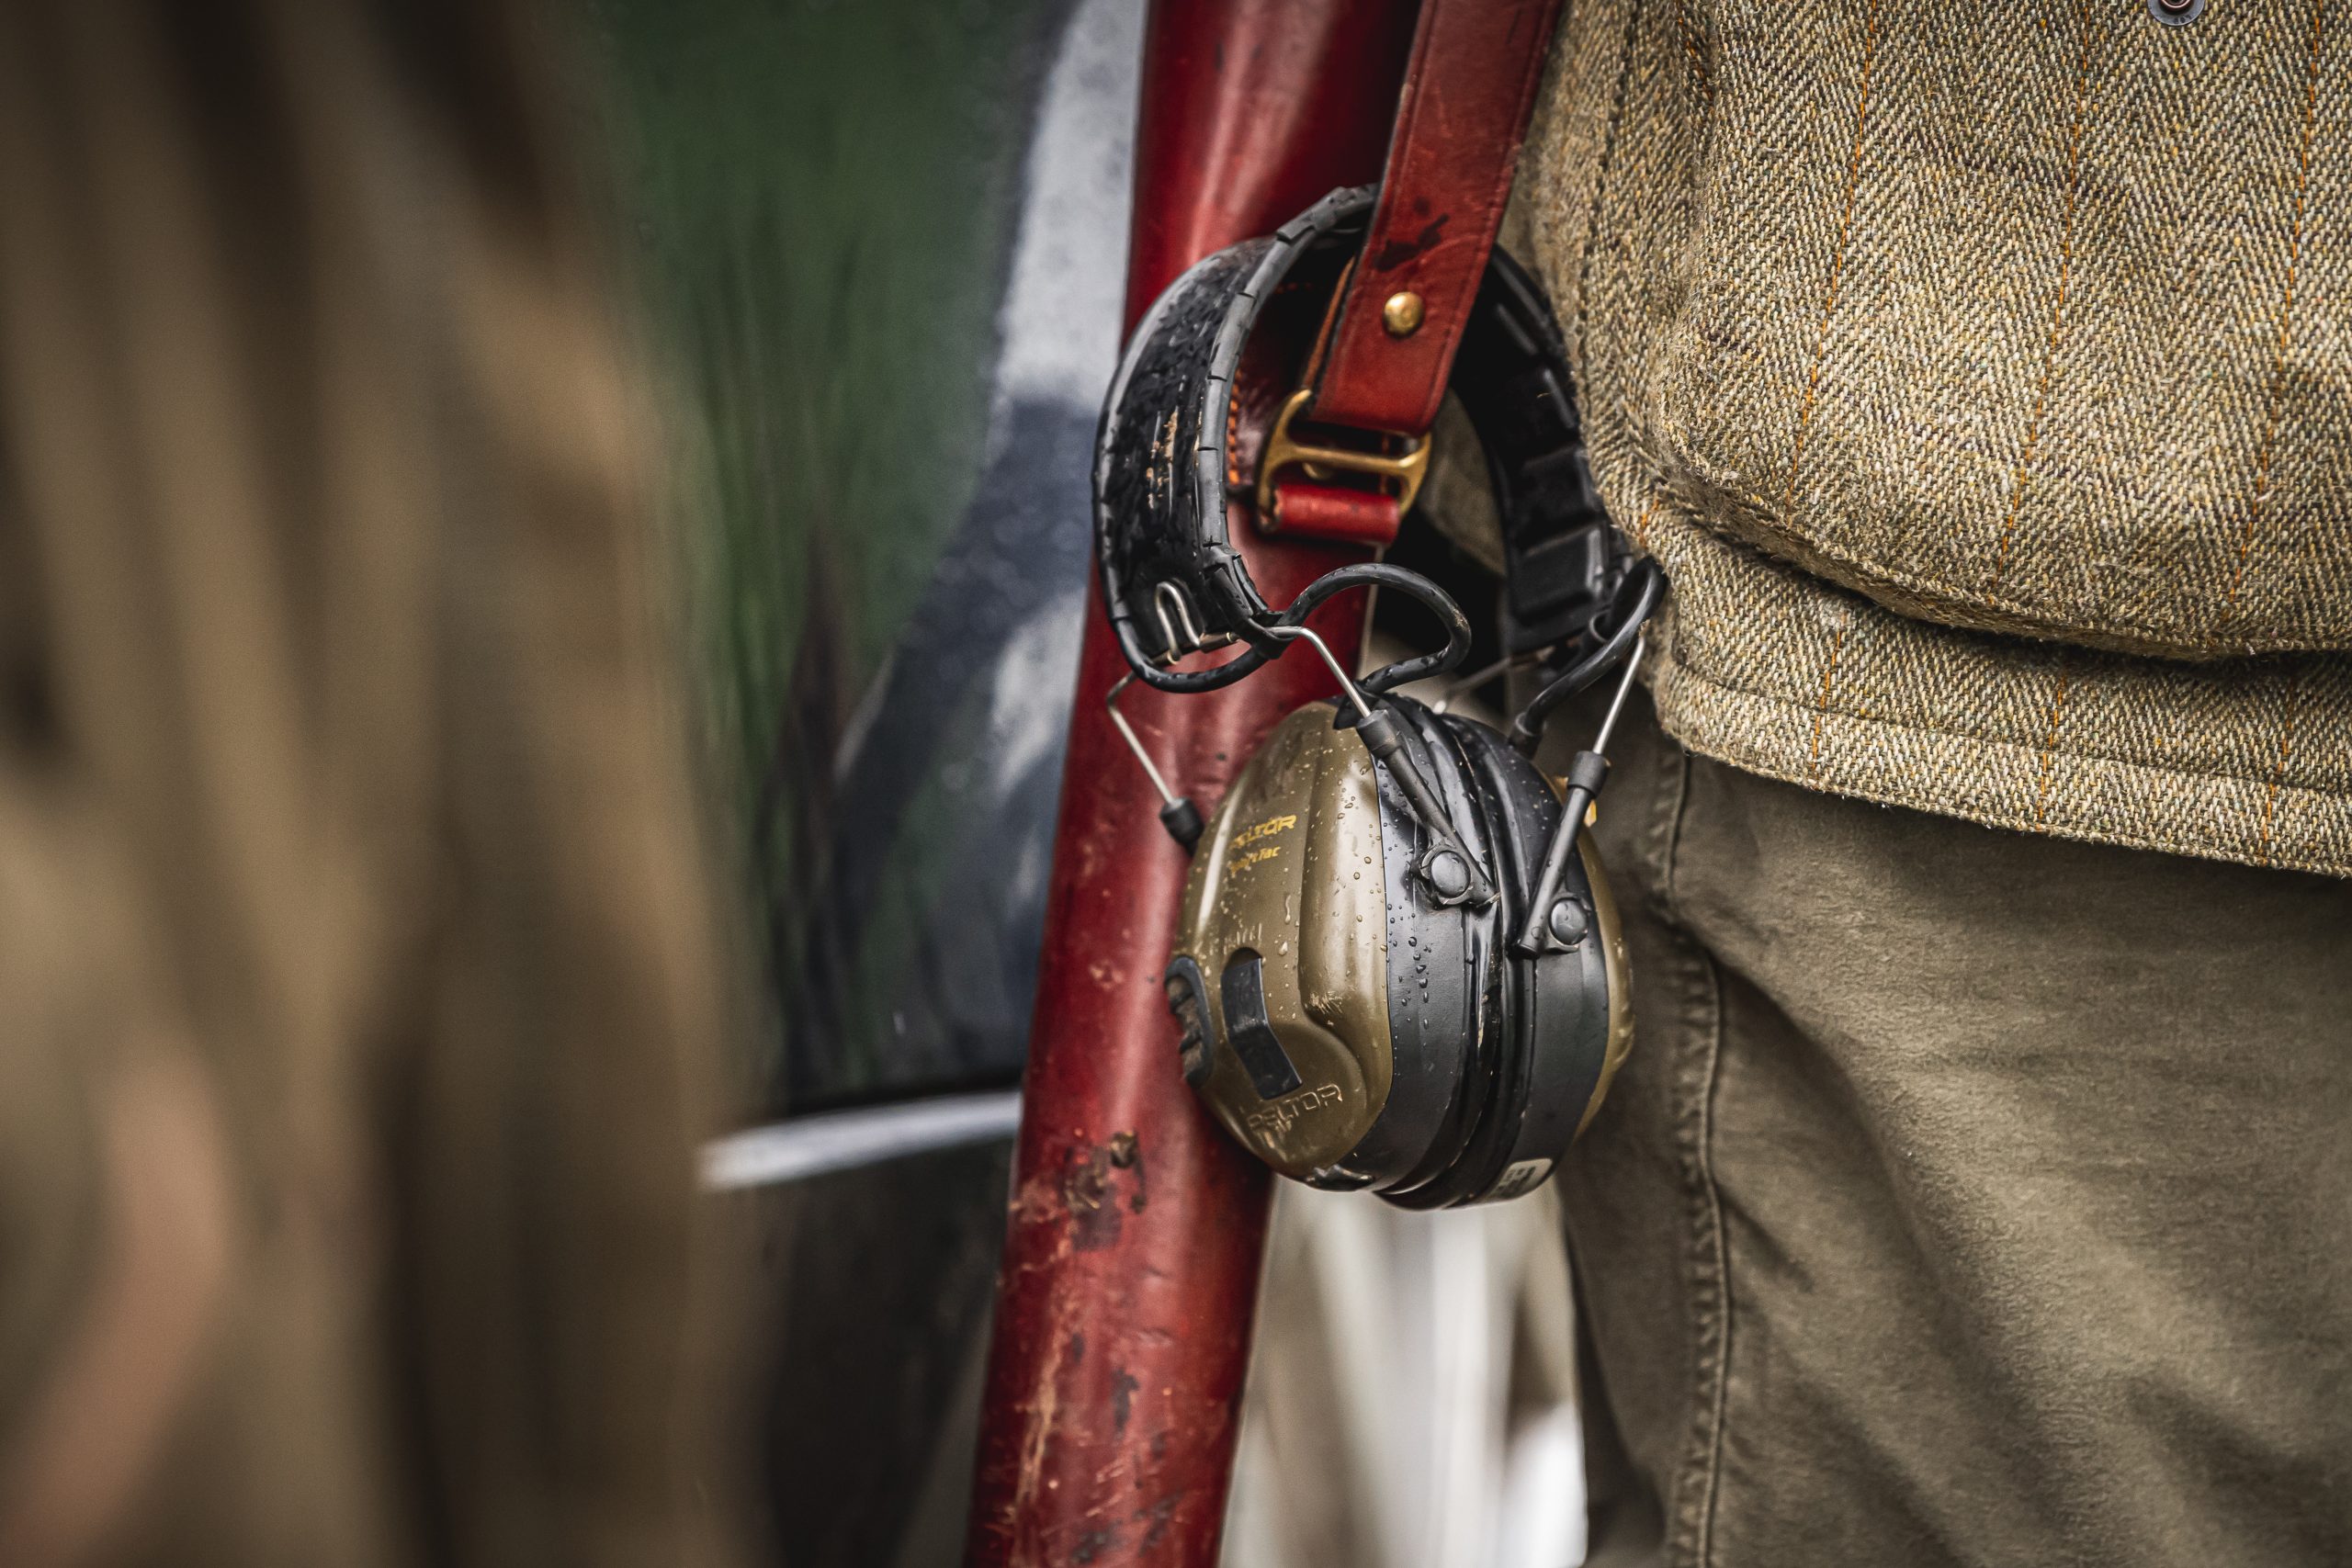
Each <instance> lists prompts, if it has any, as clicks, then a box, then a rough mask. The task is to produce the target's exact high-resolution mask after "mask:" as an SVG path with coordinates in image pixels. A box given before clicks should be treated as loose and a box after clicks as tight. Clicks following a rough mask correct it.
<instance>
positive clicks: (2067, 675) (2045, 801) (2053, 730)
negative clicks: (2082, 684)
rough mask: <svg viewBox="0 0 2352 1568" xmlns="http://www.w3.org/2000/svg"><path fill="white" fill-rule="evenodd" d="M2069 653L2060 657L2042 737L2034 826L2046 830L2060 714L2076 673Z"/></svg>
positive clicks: (2034, 800) (2034, 803)
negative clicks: (2055, 684)
mask: <svg viewBox="0 0 2352 1568" xmlns="http://www.w3.org/2000/svg"><path fill="white" fill-rule="evenodd" d="M2067 657H2068V656H2067V655H2065V654H2061V655H2059V657H2058V691H2057V694H2056V695H2054V696H2052V698H2051V699H2050V727H2049V729H2048V730H2047V731H2046V732H2045V733H2044V734H2043V736H2042V739H2041V787H2040V788H2039V789H2038V790H2036V791H2035V793H2034V797H2033V822H2034V826H2035V827H2037V828H2039V829H2041V830H2042V831H2044V832H2048V831H2049V830H2050V774H2051V768H2052V762H2054V761H2056V759H2057V756H2058V726H2059V723H2060V715H2062V714H2064V712H2065V711H2066V687H2067V683H2068V682H2069V681H2070V680H2071V679H2072V677H2073V675H2074V671H2073V670H2072V669H2070V668H2069V667H2068V664H2067Z"/></svg>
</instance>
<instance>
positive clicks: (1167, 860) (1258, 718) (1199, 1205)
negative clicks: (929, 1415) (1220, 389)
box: [967, 0, 1415, 1568]
mask: <svg viewBox="0 0 2352 1568" xmlns="http://www.w3.org/2000/svg"><path fill="white" fill-rule="evenodd" d="M1414 12H1415V6H1414V5H1413V4H1412V3H1411V0H1157V3H1156V4H1155V5H1154V6H1153V7H1152V13H1151V19H1150V23H1149V28H1148V39H1147V44H1146V51H1145V58H1144V73H1143V83H1144V92H1143V105H1142V119H1141V123H1140V125H1139V127H1138V140H1137V144H1136V165H1137V167H1136V222H1135V230H1134V247H1133V251H1132V253H1131V255H1130V258H1129V267H1128V294H1127V307H1128V310H1127V313H1128V319H1129V321H1134V320H1135V318H1136V317H1137V316H1139V315H1140V314H1141V313H1142V311H1143V310H1144V308H1145V307H1146V306H1147V305H1148V304H1149V303H1150V301H1151V299H1152V298H1153V296H1155V295H1156V294H1157V293H1158V292H1159V289H1160V288H1163V287H1165V286H1166V284H1167V283H1168V282H1169V281H1170V280H1171V279H1172V278H1174V277H1175V276H1176V275H1177V274H1178V273H1180V272H1181V271H1182V270H1183V268H1184V267H1186V266H1188V265H1191V264H1192V263H1193V261H1195V260H1197V259H1199V258H1200V257H1201V256H1203V255H1205V254H1208V253H1209V252H1211V251H1214V250H1216V249H1219V248H1221V247H1222V246H1224V245H1227V244H1229V243H1233V242H1234V241H1237V240H1241V239H1247V238H1249V237H1250V236H1251V235H1254V234H1261V233H1265V232H1268V231H1272V229H1274V228H1276V227H1277V226H1279V225H1280V224H1281V223H1282V222H1283V221H1284V220H1287V219H1289V218H1291V217H1293V216H1294V215H1295V214H1296V213H1297V212H1298V211H1299V210H1300V209H1303V208H1305V207H1306V206H1307V205H1308V203H1310V202H1312V201H1313V200H1314V199H1315V198H1317V197H1319V196H1321V195H1322V194H1323V193H1324V192H1325V191H1327V190H1329V189H1330V188H1331V187H1333V186H1340V185H1349V184H1356V183H1362V182H1364V181H1368V180H1371V179H1374V178H1375V177H1377V175H1378V174H1379V169H1380V163H1381V156H1382V153H1383V152H1384V150H1385V146H1386V143H1387V137H1388V129H1389V124H1390V121H1391V118H1393V116H1394V114H1395V111H1396V103H1397V85H1398V83H1399V81H1400V80H1401V78H1402V74H1403V71H1404V63H1405V58H1406V54H1407V51H1408V46H1409V44H1410V42H1411V34H1412V25H1413V17H1414ZM1243 548H1244V550H1245V553H1246V554H1247V555H1248V556H1249V558H1250V565H1251V570H1252V573H1253V575H1254V576H1255V577H1256V579H1257V581H1258V583H1259V585H1260V587H1261V590H1262V591H1263V592H1264V593H1265V594H1266V596H1267V598H1268V599H1269V600H1270V601H1271V602H1272V603H1274V604H1283V603H1285V602H1287V601H1288V600H1289V598H1290V597H1291V595H1292V594H1294V593H1295V592H1297V590H1298V589H1299V588H1301V587H1303V586H1305V584H1306V582H1307V581H1308V580H1309V579H1310V578H1312V577H1313V576H1314V575H1315V574H1316V573H1317V572H1319V571H1322V570H1326V569H1328V568H1329V567H1330V566H1332V565H1335V564H1337V563H1338V562H1340V560H1343V559H1347V558H1352V556H1353V552H1348V551H1341V550H1337V549H1333V548H1329V547H1315V546H1310V545H1305V544H1296V543H1281V544H1277V543H1274V542H1272V541H1266V540H1259V539H1255V538H1250V539H1246V540H1244V541H1243ZM1362 616H1363V604H1362V602H1361V599H1360V597H1359V596H1357V595H1352V594H1351V595H1342V596H1341V597H1340V599H1339V600H1338V601H1336V602H1334V603H1333V604H1329V605H1327V606H1326V607H1325V609H1324V610H1323V612H1321V613H1319V614H1318V615H1317V616H1316V617H1315V619H1314V621H1313V623H1312V624H1313V625H1314V626H1316V627H1317V629H1318V630H1319V631H1321V632H1322V633H1323V635H1324V636H1325V637H1327V638H1329V640H1330V642H1331V645H1332V646H1333V647H1334V648H1340V649H1346V648H1352V647H1354V646H1355V645H1356V642H1357V641H1358V639H1359V637H1360V636H1361V633H1362V624H1363V622H1362ZM1088 617H1089V618H1088V623H1087V629H1086V642H1085V649H1084V651H1083V653H1082V654H1081V656H1080V671H1079V682H1078V701H1077V706H1076V709H1075V712H1074V715H1073V717H1072V720H1071V727H1070V741H1069V761H1068V763H1067V765H1066V768H1065V772H1064V775H1063V784H1062V808H1061V812H1062V814H1061V822H1060V826H1059V829H1058V830H1057V838H1056V840H1055V850H1054V880H1053V888H1052V893H1051V897H1050V901H1049V903H1048V906H1047V910H1046V942H1045V957H1044V962H1043V964H1042V965H1041V968H1040V972H1039V976H1038V986H1037V1010H1036V1022H1035V1026H1034V1028H1033V1031H1032V1033H1031V1039H1030V1054H1029V1066H1028V1076H1027V1080H1026V1101H1025V1107H1026V1108H1025V1111H1024V1113H1023V1122H1022V1129H1021V1140H1020V1145H1019V1148H1018V1151H1017V1153H1016V1156H1015V1164H1014V1176H1013V1183H1014V1185H1013V1194H1012V1210H1011V1215H1010V1219H1009V1222H1008V1225H1007V1229H1006V1235H1005V1253H1004V1264H1003V1269H1002V1272H1001V1275H1000V1276H999V1280H998V1293H997V1311H996V1325H995V1338H994V1342H993V1344H992V1346H991V1349H990V1355H989V1378H988V1393H987V1401H986V1404H985V1407H984V1414H983V1417H982V1427H981V1433H980V1453H979V1464H978V1476H977V1479H976V1483H975V1491H974V1497H973V1508H972V1529H971V1538H970V1546H969V1549H968V1553H969V1554H968V1559H967V1560H968V1561H969V1562H972V1563H974V1564H984V1565H988V1568H997V1565H1012V1564H1018V1565H1022V1568H1031V1565H1044V1564H1054V1565H1056V1568H1061V1565H1063V1564H1074V1565H1078V1568H1114V1565H1118V1564H1142V1563H1151V1564H1169V1565H1182V1568H1208V1565H1209V1564H1212V1563H1214V1562H1216V1553H1217V1545H1218V1539H1219V1533H1220V1529H1221V1528H1222V1524H1223V1519H1224V1514H1225V1500H1226V1491H1227V1483H1228V1482H1229V1481H1230V1479H1231V1475H1232V1468H1233V1443H1234V1436H1235V1423H1236V1421H1237V1418H1238V1414H1239V1408H1240V1393H1241V1380H1242V1373H1243V1370H1244V1367H1245V1365H1246V1363H1247V1360H1248V1358H1249V1348H1250V1318H1251V1314H1252V1312H1253V1310H1254V1307H1255V1303H1256V1297H1257V1290H1258V1273H1259V1268H1260V1264H1261V1258H1262V1253H1263V1244H1264V1238H1265V1225H1266V1204H1267V1198H1268V1182H1269V1178H1268V1176H1267V1174H1266V1172H1265V1170H1264V1169H1263V1168H1261V1167H1260V1166H1258V1165H1257V1164H1256V1163H1255V1162H1253V1161H1251V1160H1250V1159H1249V1158H1248V1157H1247V1156H1244V1155H1243V1154H1242V1153H1241V1152H1240V1151H1239V1150H1238V1148H1237V1147H1235V1146H1234V1145H1232V1144H1230V1143H1228V1142H1227V1140H1226V1139H1225V1137H1224V1134H1221V1133H1220V1132H1218V1131H1217V1130H1216V1126H1215V1125H1214V1124H1213V1123H1212V1122H1210V1121H1209V1120H1208V1118H1207V1117H1206V1115H1205V1114H1204V1112H1203V1111H1201V1110H1200V1108H1199V1106H1198V1103H1197V1102H1196V1101H1195V1100H1193V1095H1192V1092H1191V1090H1190V1089H1186V1088H1185V1086H1184V1083H1183V1080H1182V1078H1181V1077H1179V1076H1178V1072H1177V1066H1176V1034H1175V1029H1174V1026H1173V1024H1172V1023H1171V1022H1170V1020H1169V1017H1168V1014H1167V1009H1166V1005H1165V1003H1164V1002H1163V1000H1162V998H1161V994H1160V989H1159V973H1160V970H1161V967H1162V966H1163V965H1164V964H1165V963H1166V962H1167V956H1168V952H1169V948H1170V942H1171V940H1172V937H1173V934H1174V929H1175V921H1176V906H1177V901H1178V898H1179V897H1180V895H1181V892H1182V886H1183V880H1184V871H1185V861H1184V856H1183V854H1182V852H1181V851H1179V850H1178V849H1177V848H1176V846H1175V845H1174V844H1173V843H1172V842H1170V840H1169V839H1168V837H1167V835H1166V834H1165V833H1164V832H1163V831H1162V830H1161V829H1160V826H1159V819H1158V818H1157V815H1156V811H1157V807H1158V805H1159V802H1158V799H1157V797H1156V796H1155V795H1153V794H1152V791H1151V786H1150V784H1149V783H1148V781H1147V780H1146V779H1145V778H1144V776H1143V773H1142V772H1141V770H1139V769H1138V768H1137V767H1136V764H1135V762H1134V760H1133V759H1132V758H1130V757H1129V756H1128V755H1127V754H1126V752H1125V749H1124V748H1123V747H1122V746H1121V744H1120V742H1119V739H1118V737H1117V735H1116V733H1115V732H1114V730H1113V729H1112V728H1111V726H1110V723H1109V721H1108V720H1107V719H1106V718H1105V716H1104V715H1103V694H1104V693H1106V692H1107V691H1109V689H1110V686H1111V682H1113V681H1114V680H1115V679H1116V678H1117V676H1118V675H1119V673H1120V672H1121V670H1122V668H1123V667H1122V665H1121V664H1120V661H1119V656H1118V652H1117V649H1116V648H1115V647H1114V644H1113V642H1112V639H1111V637H1110V635H1109V631H1108V628H1107V626H1105V624H1104V622H1103V616H1102V612H1101V607H1100V605H1099V604H1093V603H1091V601H1090V604H1089V609H1088ZM1330 689H1331V688H1330V683H1329V676H1328V674H1326V672H1325V671H1323V670H1322V669H1321V668H1320V667H1319V666H1318V665H1317V664H1314V663H1311V662H1309V660H1307V659H1306V657H1305V656H1303V655H1301V656H1297V657H1292V658H1287V659H1283V660H1280V661H1278V662H1277V663H1275V664H1274V665H1272V666H1271V667H1269V668H1268V669H1266V670H1265V671H1261V672H1260V673H1259V674H1257V675H1255V676H1253V677H1251V678H1250V680H1248V681H1246V682H1242V683H1241V684H1239V685H1238V686H1237V687H1235V688H1232V689H1230V690H1228V691H1227V692H1224V693H1220V694H1215V695H1212V696H1204V697H1184V698H1170V697H1163V696H1160V695H1159V694H1156V693H1151V692H1148V691H1143V690H1141V689H1139V688H1134V689H1131V690H1130V694H1129V697H1128V698H1127V699H1124V701H1125V704H1126V707H1127V711H1128V713H1129V714H1130V716H1132V718H1133V719H1134V721H1135V725H1136V729H1137V731H1138V732H1139V733H1140V734H1141V735H1142V736H1143V738H1144V742H1145V744H1146V745H1147V746H1149V747H1150V748H1151V749H1152V750H1153V752H1154V754H1155V755H1156V757H1157V758H1158V759H1159V763H1160V766H1161V767H1162V769H1163V770H1165V771H1166V772H1167V773H1169V776H1170V780H1171V782H1172V783H1174V784H1176V787H1178V788H1179V789H1181V790H1182V791H1184V792H1186V793H1189V794H1191V795H1193V798H1194V799H1196V800H1197V801H1199V802H1200V804H1201V806H1202V807H1203V809H1204V810H1206V809H1207V808H1208V807H1211V806H1213V805H1214V804H1215V802H1216V799H1217V797H1218V796H1219V795H1221V794H1222V793H1223V791H1224V789H1225V787H1226V785H1227V784H1228V783H1229V782H1230V781H1231V779H1232V777H1233V775H1234V773H1236V772H1237V771H1238V769H1239V767H1240V766H1241V764H1242V763H1243V762H1244V761H1247V760H1248V758H1249V755H1250V751H1251V750H1252V749H1253V748H1254V747H1255V746H1256V745H1257V743H1258V741H1259V740H1260V739H1261V738H1262V737H1263V736H1264V735H1265V733H1266V731H1267V730H1269V729H1270V728H1272V727H1273V725H1274V724H1275V723H1276V722H1277V721H1279V720H1280V719H1281V718H1282V716H1283V715H1284V714H1286V713H1288V712H1289V711H1290V710H1291V709H1292V708H1293V707H1295V706H1296V705H1299V704H1301V703H1303V702H1306V701H1309V700H1311V699H1313V698H1315V697H1318V696H1323V695H1327V694H1329V692H1330Z"/></svg>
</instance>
